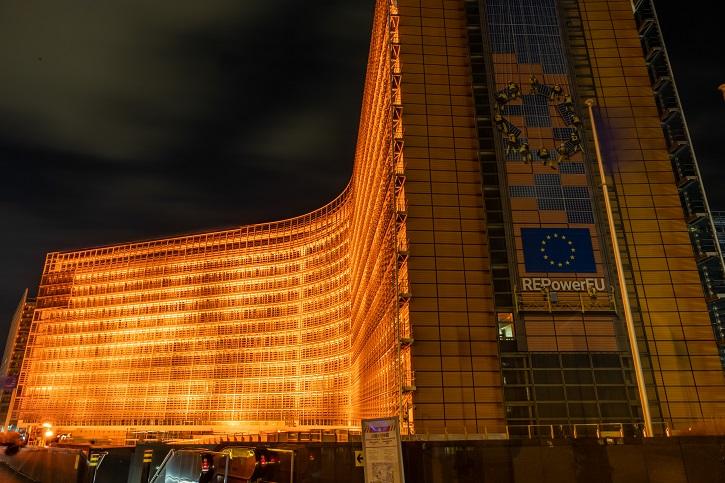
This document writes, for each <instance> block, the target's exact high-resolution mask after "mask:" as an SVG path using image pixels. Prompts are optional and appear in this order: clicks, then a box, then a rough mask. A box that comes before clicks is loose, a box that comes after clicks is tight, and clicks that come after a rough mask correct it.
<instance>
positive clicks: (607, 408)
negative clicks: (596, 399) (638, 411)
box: [599, 403, 630, 418]
mask: <svg viewBox="0 0 725 483" xmlns="http://www.w3.org/2000/svg"><path fill="white" fill-rule="evenodd" d="M599 410H600V411H601V412H602V417H603V418H629V417H630V413H629V404H627V403H601V404H600V405H599Z"/></svg>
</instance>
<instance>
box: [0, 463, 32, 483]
mask: <svg viewBox="0 0 725 483" xmlns="http://www.w3.org/2000/svg"><path fill="white" fill-rule="evenodd" d="M0 481H2V482H3V483H30V482H32V481H33V480H29V479H28V478H25V477H23V476H20V475H18V474H17V473H15V472H14V471H13V470H11V469H10V468H8V467H7V466H6V465H5V464H4V463H0Z"/></svg>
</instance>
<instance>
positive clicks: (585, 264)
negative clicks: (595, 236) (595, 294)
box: [521, 228, 597, 273]
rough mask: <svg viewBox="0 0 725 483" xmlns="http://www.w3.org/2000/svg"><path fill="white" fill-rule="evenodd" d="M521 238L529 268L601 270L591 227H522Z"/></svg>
mask: <svg viewBox="0 0 725 483" xmlns="http://www.w3.org/2000/svg"><path fill="white" fill-rule="evenodd" d="M521 241H522V244H523V248H524V265H525V266H526V271H527V272H540V273H550V272H569V273H594V272H596V271H597V267H596V264H595V262H594V250H593V248H592V237H591V234H590V233H589V229H587V228H522V229H521Z"/></svg>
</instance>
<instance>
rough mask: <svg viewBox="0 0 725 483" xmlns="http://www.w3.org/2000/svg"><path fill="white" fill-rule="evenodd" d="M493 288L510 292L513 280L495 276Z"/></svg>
mask: <svg viewBox="0 0 725 483" xmlns="http://www.w3.org/2000/svg"><path fill="white" fill-rule="evenodd" d="M493 289H494V290H495V291H496V292H510V291H511V282H510V281H509V280H508V279H506V278H495V279H493Z"/></svg>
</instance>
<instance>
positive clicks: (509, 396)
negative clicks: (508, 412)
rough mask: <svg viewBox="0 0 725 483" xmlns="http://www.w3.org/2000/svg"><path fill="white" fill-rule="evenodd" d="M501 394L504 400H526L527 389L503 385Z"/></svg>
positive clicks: (527, 396) (527, 397) (527, 395)
mask: <svg viewBox="0 0 725 483" xmlns="http://www.w3.org/2000/svg"><path fill="white" fill-rule="evenodd" d="M503 395H504V398H505V399H506V401H528V400H529V391H527V390H526V388H525V387H505V388H504V390H503Z"/></svg>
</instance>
